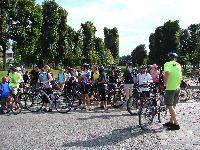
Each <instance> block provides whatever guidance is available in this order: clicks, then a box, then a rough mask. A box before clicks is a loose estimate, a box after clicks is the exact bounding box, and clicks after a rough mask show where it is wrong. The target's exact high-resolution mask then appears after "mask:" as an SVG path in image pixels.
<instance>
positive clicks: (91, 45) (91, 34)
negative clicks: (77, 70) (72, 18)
mask: <svg viewBox="0 0 200 150" xmlns="http://www.w3.org/2000/svg"><path fill="white" fill-rule="evenodd" d="M96 31H97V30H96V27H95V26H94V25H93V23H92V22H91V21H87V22H86V23H84V24H83V23H82V24H81V33H82V40H83V55H84V59H85V62H87V63H91V60H90V58H91V57H90V56H89V55H90V54H91V53H90V52H92V51H93V50H94V49H95V33H96Z"/></svg>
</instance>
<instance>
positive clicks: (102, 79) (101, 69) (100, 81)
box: [97, 65, 108, 111]
mask: <svg viewBox="0 0 200 150" xmlns="http://www.w3.org/2000/svg"><path fill="white" fill-rule="evenodd" d="M105 83H106V74H105V72H104V67H103V66H102V65H100V66H99V78H98V84H97V87H98V91H99V95H100V100H101V101H102V104H103V107H104V110H105V111H108V102H107V98H106V87H105Z"/></svg>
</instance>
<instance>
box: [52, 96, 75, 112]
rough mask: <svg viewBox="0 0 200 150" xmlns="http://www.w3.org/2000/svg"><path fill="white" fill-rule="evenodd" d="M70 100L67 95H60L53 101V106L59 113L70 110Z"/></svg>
mask: <svg viewBox="0 0 200 150" xmlns="http://www.w3.org/2000/svg"><path fill="white" fill-rule="evenodd" d="M72 101H73V100H71V99H69V97H68V98H67V97H65V96H60V97H59V98H58V99H57V100H56V102H55V108H56V110H57V111H58V112H59V113H68V112H69V111H70V110H71V106H72V103H71V102H72Z"/></svg>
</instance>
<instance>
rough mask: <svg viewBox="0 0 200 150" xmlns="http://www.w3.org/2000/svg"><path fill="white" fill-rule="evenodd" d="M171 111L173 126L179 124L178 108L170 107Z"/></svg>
mask: <svg viewBox="0 0 200 150" xmlns="http://www.w3.org/2000/svg"><path fill="white" fill-rule="evenodd" d="M168 109H169V113H170V115H171V117H170V122H171V123H173V124H178V122H177V120H176V108H175V106H168Z"/></svg>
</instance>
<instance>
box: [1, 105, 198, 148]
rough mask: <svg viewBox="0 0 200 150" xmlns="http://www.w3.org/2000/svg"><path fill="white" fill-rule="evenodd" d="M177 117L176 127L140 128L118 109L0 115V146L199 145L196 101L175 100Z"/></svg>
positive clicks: (134, 120) (196, 146)
mask: <svg viewBox="0 0 200 150" xmlns="http://www.w3.org/2000/svg"><path fill="white" fill-rule="evenodd" d="M178 118H179V122H180V126H181V129H180V130H178V131H166V130H165V129H164V128H163V127H162V124H156V125H155V130H153V131H151V132H144V131H142V130H141V129H140V127H139V126H138V117H137V116H130V115H129V114H128V112H126V111H120V110H110V111H109V112H108V113H105V112H103V111H100V110H99V111H97V112H93V111H92V112H85V111H76V112H70V113H68V114H60V113H57V112H53V113H42V112H41V113H31V112H28V111H24V112H23V113H21V114H19V115H12V114H11V115H9V116H8V115H0V150H29V149H30V150H32V149H35V150H37V149H38V150H45V149H47V150H51V149H52V150H57V149H58V150H60V149H61V150H62V149H63V150H65V149H75V150H76V149H78V150H79V149H80V150H83V149H91V150H94V149H106V150H107V149H110V150H113V149H127V150H129V149H130V150H131V149H163V150H166V149H169V150H171V149H187V150H188V149H191V150H194V149H200V103H199V102H187V103H180V104H178Z"/></svg>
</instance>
